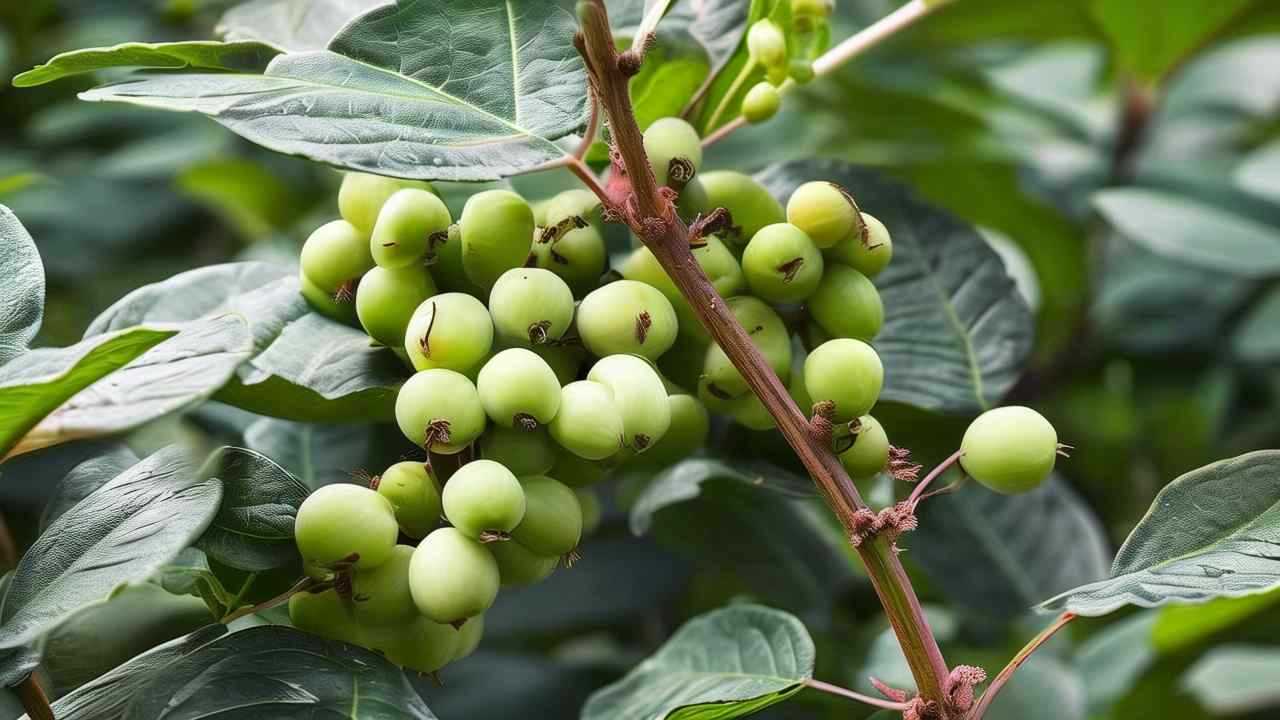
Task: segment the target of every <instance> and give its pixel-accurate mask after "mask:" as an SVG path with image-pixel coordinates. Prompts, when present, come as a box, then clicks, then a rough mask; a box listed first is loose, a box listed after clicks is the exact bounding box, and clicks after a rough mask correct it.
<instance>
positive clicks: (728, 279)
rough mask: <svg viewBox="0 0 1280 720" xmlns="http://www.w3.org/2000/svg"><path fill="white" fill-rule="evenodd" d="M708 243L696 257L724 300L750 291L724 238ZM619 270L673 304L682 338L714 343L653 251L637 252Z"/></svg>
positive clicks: (713, 239)
mask: <svg viewBox="0 0 1280 720" xmlns="http://www.w3.org/2000/svg"><path fill="white" fill-rule="evenodd" d="M706 241H707V242H706V244H705V245H703V246H702V247H700V248H694V250H693V257H694V259H695V260H697V261H698V265H700V266H701V267H702V271H703V272H704V273H706V275H707V279H708V280H710V281H711V284H712V285H714V286H715V288H716V290H717V291H718V292H719V293H720V295H721V296H723V297H730V296H732V295H737V294H738V293H740V292H742V290H743V288H744V287H746V279H745V278H744V277H743V275H742V267H741V266H740V265H739V264H738V259H737V258H735V257H734V256H733V253H732V252H731V251H730V250H729V248H727V247H725V244H724V242H723V241H722V240H721V239H720V238H718V237H716V236H714V235H711V236H709V237H707V238H706ZM615 269H616V270H617V271H618V274H620V275H622V277H624V278H626V279H627V280H636V281H638V282H642V283H645V284H647V285H652V286H654V287H656V288H657V289H658V290H659V291H660V292H662V294H663V295H664V296H665V297H666V298H667V299H668V300H670V301H671V306H672V307H673V308H675V311H676V321H677V322H678V323H679V325H680V329H679V334H680V336H681V337H684V336H689V337H693V338H696V339H700V340H702V341H703V342H704V343H705V342H707V341H709V340H710V339H711V336H710V335H708V334H707V331H706V329H704V328H703V327H702V323H700V322H699V321H698V316H697V315H696V314H695V313H694V311H693V307H692V306H691V305H690V304H689V301H688V300H686V299H685V298H684V296H683V295H681V294H680V290H679V288H677V287H676V284H675V282H674V281H672V279H671V277H670V276H669V275H667V273H666V271H665V270H663V269H662V266H661V265H660V264H659V263H658V259H657V258H656V257H654V255H653V252H652V251H651V250H649V248H647V247H639V248H636V249H635V250H633V251H632V252H631V254H630V255H628V256H627V258H626V259H625V260H623V261H622V263H621V264H620V265H618V266H617V267H616V268H615Z"/></svg>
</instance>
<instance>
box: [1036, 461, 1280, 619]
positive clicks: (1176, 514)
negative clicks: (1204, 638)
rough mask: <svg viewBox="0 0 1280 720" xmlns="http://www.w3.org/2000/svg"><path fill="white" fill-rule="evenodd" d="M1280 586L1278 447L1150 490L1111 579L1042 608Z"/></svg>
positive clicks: (1110, 605) (1151, 601)
mask: <svg viewBox="0 0 1280 720" xmlns="http://www.w3.org/2000/svg"><path fill="white" fill-rule="evenodd" d="M1278 586H1280V450H1261V451H1258V452H1253V453H1248V454H1246V455H1241V456H1239V457H1236V458H1231V459H1229V460H1222V461H1219V462H1216V463H1213V464H1212V465H1206V466H1205V467H1202V468H1200V469H1198V470H1193V471H1191V472H1189V473H1187V474H1186V475H1183V476H1182V477H1179V478H1178V479H1177V480H1174V481H1173V482H1172V483H1170V484H1169V485H1168V486H1166V487H1165V488H1164V489H1163V490H1161V491H1160V494H1159V495H1157V496H1156V499H1155V502H1154V503H1152V506H1151V510H1150V511H1149V512H1148V513H1147V516H1146V517H1145V518H1143V519H1142V522H1140V523H1138V526H1137V527H1136V528H1134V530H1133V532H1132V533H1130V535H1129V538H1128V539H1127V540H1126V541H1125V543H1124V545H1123V546H1122V547H1121V548H1120V552H1119V554H1117V556H1116V560H1115V563H1114V564H1113V565H1112V567H1111V578H1110V579H1108V580H1103V581H1100V582H1096V583H1093V584H1090V585H1085V586H1084V587H1079V588H1076V589H1074V590H1070V591H1067V592H1065V593H1063V594H1061V595H1059V596H1057V597H1055V598H1053V599H1051V600H1048V601H1047V602H1045V603H1043V604H1042V605H1041V606H1040V607H1041V609H1044V610H1050V611H1062V610H1067V611H1070V612H1074V613H1076V614H1078V615H1105V614H1107V613H1109V612H1112V611H1113V610H1116V609H1118V608H1121V607H1124V606H1125V605H1138V606H1140V607H1155V606H1159V605H1164V604H1166V603H1170V602H1204V601H1206V600H1210V599H1213V598H1216V597H1239V596H1243V595H1250V594H1253V593H1258V592H1263V591H1266V590H1270V589H1272V588H1275V587H1278Z"/></svg>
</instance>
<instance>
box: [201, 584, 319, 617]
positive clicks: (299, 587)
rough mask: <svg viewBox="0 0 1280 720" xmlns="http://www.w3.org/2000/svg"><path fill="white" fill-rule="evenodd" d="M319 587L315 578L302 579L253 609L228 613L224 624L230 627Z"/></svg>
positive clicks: (248, 608)
mask: <svg viewBox="0 0 1280 720" xmlns="http://www.w3.org/2000/svg"><path fill="white" fill-rule="evenodd" d="M318 585H320V581H318V580H316V579H315V578H312V577H305V578H302V579H301V580H299V581H298V582H296V583H294V585H293V587H291V588H289V589H288V590H285V591H284V592H282V593H280V594H279V595H277V596H275V597H273V598H271V599H270V600H267V601H265V602H261V603H258V604H257V605H254V606H252V607H242V608H240V609H239V610H233V611H231V612H230V613H227V615H225V616H224V617H223V618H222V624H223V625H230V624H231V623H232V622H234V621H236V620H239V619H240V618H242V617H247V616H249V615H253V614H255V613H260V612H262V611H263V610H270V609H271V608H273V607H275V606H277V605H282V604H284V603H287V602H289V598H291V597H293V596H294V595H297V594H298V593H300V592H302V591H304V590H310V589H312V588H314V587H316V586H318Z"/></svg>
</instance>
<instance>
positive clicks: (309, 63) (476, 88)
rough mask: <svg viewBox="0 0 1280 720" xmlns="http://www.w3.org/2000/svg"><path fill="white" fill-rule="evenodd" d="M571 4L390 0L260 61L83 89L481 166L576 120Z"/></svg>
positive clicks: (322, 144)
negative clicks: (244, 70) (322, 43)
mask: <svg viewBox="0 0 1280 720" xmlns="http://www.w3.org/2000/svg"><path fill="white" fill-rule="evenodd" d="M574 30H575V22H574V19H573V16H572V15H571V14H570V13H569V12H568V11H567V10H565V9H564V8H562V7H561V6H560V4H559V3H557V2H555V1H554V0H525V1H524V2H520V3H515V2H499V1H498V0H487V1H486V2H480V3H477V2H475V1H474V0H442V1H441V2H432V3H427V2H417V1H415V0H400V1H399V2H398V3H396V4H394V5H387V6H384V7H381V8H378V9H375V10H373V11H371V12H369V13H366V14H364V15H361V16H360V17H358V18H357V19H356V20H354V21H353V22H352V23H351V24H349V25H347V26H346V27H345V28H343V30H342V31H341V32H340V33H339V34H338V35H337V36H336V37H334V38H333V40H332V41H331V42H330V43H329V45H328V47H327V49H325V50H319V51H312V52H301V53H288V54H284V55H280V56H278V57H276V59H275V60H273V61H272V62H271V64H270V66H268V68H267V70H266V72H265V73H264V74H262V75H251V74H179V75H154V74H152V75H147V76H144V77H142V78H141V79H138V80H132V81H129V82H124V83H121V84H116V85H109V86H106V87H103V88H99V89H97V90H92V91H90V92H88V93H85V94H84V95H83V96H82V97H84V98H85V99H87V100H94V101H99V100H111V101H122V102H130V103H136V104H140V105H145V106H148V107H157V108H163V109H168V110H179V111H193V112H201V113H204V114H207V115H209V116H210V117H212V118H214V119H215V120H217V121H218V122H220V123H222V124H223V125H225V126H227V127H228V128H230V129H231V130H233V131H234V132H236V133H238V134H240V135H243V136H244V137H246V138H248V139H249V140H252V141H253V142H256V143H258V144H260V145H263V146H266V147H268V148H270V149H272V150H276V151H279V152H285V153H290V154H295V155H302V156H304V157H307V158H310V159H312V160H317V161H320V162H325V163H329V164H332V165H338V166H341V167H347V168H353V169H358V170H365V171H369V172H377V173H380V174H384V175H397V176H402V177H412V178H421V179H429V180H468V181H470V180H492V179H497V178H501V177H506V176H508V175H515V174H519V173H521V172H527V171H529V170H531V169H533V168H535V167H537V166H539V165H541V164H543V163H546V162H548V161H550V160H554V159H556V158H560V157H562V156H563V155H564V151H563V150H562V149H561V148H560V147H559V146H557V145H556V142H555V141H557V140H559V139H561V138H564V137H566V136H568V135H570V134H572V133H573V132H574V131H576V130H577V129H578V128H580V127H581V126H582V125H583V124H584V123H585V121H586V97H587V90H586V76H585V72H584V69H583V64H582V60H581V58H580V57H579V56H578V54H577V51H576V50H575V49H574V47H573V34H574Z"/></svg>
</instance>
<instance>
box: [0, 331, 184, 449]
mask: <svg viewBox="0 0 1280 720" xmlns="http://www.w3.org/2000/svg"><path fill="white" fill-rule="evenodd" d="M174 334H175V331H173V330H165V329H160V328H147V327H136V328H133V329H131V330H121V331H120V332H115V333H110V334H108V335H100V336H98V337H93V338H89V339H87V340H82V341H80V342H78V343H76V344H75V345H72V346H71V347H67V348H41V349H39V350H32V351H30V352H28V353H26V354H24V355H19V356H18V357H17V358H16V359H14V360H12V361H11V362H9V363H8V364H7V365H4V366H0V418H3V420H0V456H2V455H3V454H4V453H8V452H9V451H10V450H12V449H13V448H14V447H15V446H17V445H19V444H20V443H22V441H23V438H24V437H26V436H27V435H28V433H31V432H32V429H33V428H37V427H38V426H39V425H40V423H41V422H42V421H44V420H45V419H46V418H48V417H49V416H50V415H51V414H54V413H55V411H57V410H58V408H59V407H60V406H62V405H63V403H65V402H66V401H67V400H69V399H71V398H73V397H74V396H75V395H76V394H77V393H79V392H81V391H82V390H84V389H85V388H88V387H90V386H92V385H93V384H94V383H96V382H98V381H99V380H101V379H102V378H104V377H106V376H107V375H109V374H111V373H113V372H116V371H118V370H120V369H121V368H123V367H125V366H127V365H128V364H129V363H131V362H133V361H134V360H136V359H137V358H138V357H139V356H141V355H143V354H144V353H146V352H147V351H149V350H151V349H152V348H153V347H155V346H156V345H158V344H160V343H162V342H164V341H166V340H168V339H169V338H171V337H173V336H174ZM42 433H52V434H54V435H55V436H56V438H57V439H56V440H55V441H57V442H60V441H61V440H64V439H69V438H70V437H73V435H70V434H69V433H68V431H66V430H65V429H63V428H61V427H60V426H58V424H56V423H54V424H52V426H51V427H46V428H45V429H44V430H43V431H40V430H37V432H36V434H37V435H39V434H42ZM30 442H31V443H32V445H33V446H35V447H39V446H42V445H49V444H53V442H44V441H37V440H36V438H32V440H31V441H30Z"/></svg>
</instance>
